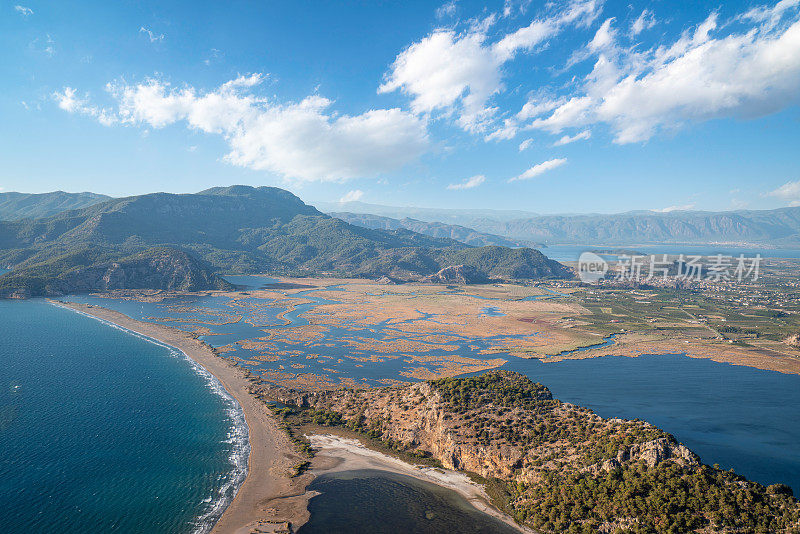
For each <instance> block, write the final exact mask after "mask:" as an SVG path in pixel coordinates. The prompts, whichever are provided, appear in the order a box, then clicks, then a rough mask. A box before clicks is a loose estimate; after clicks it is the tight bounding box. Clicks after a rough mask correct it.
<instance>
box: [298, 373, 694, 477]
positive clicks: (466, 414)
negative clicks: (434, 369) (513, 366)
mask: <svg viewBox="0 0 800 534" xmlns="http://www.w3.org/2000/svg"><path fill="white" fill-rule="evenodd" d="M486 377H488V378H486ZM481 379H482V380H483V381H484V383H482V384H479V387H482V388H485V390H481V389H478V390H475V391H471V392H470V393H465V392H464V391H462V389H460V388H461V384H462V383H458V382H451V381H450V380H451V379H444V380H437V381H432V382H425V383H419V384H413V385H409V386H405V387H402V388H387V389H379V390H355V391H353V390H345V391H336V392H322V393H317V394H309V395H307V396H305V397H303V399H304V400H303V401H302V402H301V404H302V403H305V404H307V405H309V406H311V407H312V408H315V409H318V410H322V411H326V412H334V413H337V414H340V416H341V418H342V419H343V420H344V421H346V422H348V423H349V424H351V425H352V426H358V427H359V428H361V429H366V430H368V431H369V432H371V433H373V434H374V435H376V436H378V437H379V438H380V439H382V440H384V441H387V442H390V443H397V444H400V445H401V447H402V448H403V449H405V450H409V451H414V452H417V453H420V454H424V455H430V456H432V457H434V458H436V459H437V460H439V461H440V462H441V463H442V465H443V466H445V467H447V468H450V469H460V470H464V471H470V472H474V473H478V474H479V475H481V476H483V477H485V478H491V477H495V478H502V479H507V480H512V481H520V482H525V483H531V482H535V481H536V480H539V479H540V478H541V477H542V476H543V475H544V474H545V473H547V472H548V471H551V470H554V469H563V468H570V469H575V470H580V471H588V472H595V473H597V472H601V471H609V470H613V469H618V468H620V467H621V466H623V465H630V464H636V463H638V462H640V461H641V462H644V463H645V464H646V465H648V466H650V467H654V466H656V465H657V464H659V463H660V462H663V461H666V460H671V461H673V462H674V463H677V464H679V465H682V466H696V465H699V458H698V457H697V456H696V455H695V454H694V453H692V452H691V451H689V450H688V449H687V448H686V447H684V446H683V445H681V444H679V443H678V442H677V441H676V440H675V439H674V438H673V437H672V436H670V435H668V434H666V433H665V432H662V431H661V430H658V429H656V428H655V427H653V426H651V425H649V424H648V423H645V422H641V421H625V420H622V419H611V420H606V419H603V418H601V417H599V416H598V415H596V414H594V413H593V412H592V411H590V410H587V409H585V408H580V407H578V406H574V405H571V404H567V403H562V402H560V401H558V400H554V399H553V396H552V394H551V393H550V391H549V390H548V389H547V388H546V387H544V386H542V385H540V384H534V383H532V382H531V381H530V380H528V379H527V378H526V377H524V376H522V375H519V374H516V373H509V372H504V371H498V372H494V373H489V374H487V375H484V376H483V377H481ZM457 380H458V379H457ZM466 380H469V379H466ZM474 380H475V381H477V380H478V378H476V379H474ZM456 383H458V384H459V386H453V385H452V384H456ZM454 387H456V389H453V388H454Z"/></svg>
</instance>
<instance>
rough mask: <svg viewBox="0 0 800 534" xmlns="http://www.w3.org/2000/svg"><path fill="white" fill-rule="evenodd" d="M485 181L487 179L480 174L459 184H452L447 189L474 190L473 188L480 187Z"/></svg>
mask: <svg viewBox="0 0 800 534" xmlns="http://www.w3.org/2000/svg"><path fill="white" fill-rule="evenodd" d="M485 181H486V177H485V176H483V175H482V174H478V175H477V176H473V177H472V178H467V179H466V180H464V181H463V182H459V183H457V184H450V185H448V186H447V189H454V190H463V189H472V188H473V187H478V186H479V185H481V184H482V183H483V182H485Z"/></svg>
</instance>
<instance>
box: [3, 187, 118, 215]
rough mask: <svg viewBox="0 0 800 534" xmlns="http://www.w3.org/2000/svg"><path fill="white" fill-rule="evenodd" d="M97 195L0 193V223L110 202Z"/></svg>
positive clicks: (60, 192)
mask: <svg viewBox="0 0 800 534" xmlns="http://www.w3.org/2000/svg"><path fill="white" fill-rule="evenodd" d="M110 199H111V197H108V196H106V195H98V194H97V193H65V192H64V191H53V192H52V193H0V221H16V220H19V219H25V218H32V219H38V218H41V217H50V216H52V215H55V214H57V213H61V212H62V211H67V210H76V209H80V208H85V207H87V206H91V205H92V204H97V203H99V202H104V201H106V200H110Z"/></svg>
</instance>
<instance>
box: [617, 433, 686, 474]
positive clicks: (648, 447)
mask: <svg viewBox="0 0 800 534" xmlns="http://www.w3.org/2000/svg"><path fill="white" fill-rule="evenodd" d="M664 460H673V461H675V462H676V463H678V464H680V465H682V466H687V467H688V466H697V465H700V457H698V456H697V455H696V454H695V453H693V452H692V451H690V450H689V449H688V448H686V446H684V445H682V444H680V443H677V442H675V441H673V440H670V439H669V438H659V439H654V440H652V441H647V442H645V443H634V444H633V445H631V446H630V447H628V448H627V449H622V450H620V451H619V453H617V457H616V462H617V463H619V464H622V463H623V462H628V461H632V462H639V461H644V462H645V463H646V464H647V465H648V467H655V466H656V465H658V464H659V463H661V462H663V461H664Z"/></svg>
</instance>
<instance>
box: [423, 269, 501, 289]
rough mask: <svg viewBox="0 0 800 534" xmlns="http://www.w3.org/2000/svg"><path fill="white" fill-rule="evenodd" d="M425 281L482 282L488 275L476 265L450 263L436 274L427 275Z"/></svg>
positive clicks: (440, 282)
mask: <svg viewBox="0 0 800 534" xmlns="http://www.w3.org/2000/svg"><path fill="white" fill-rule="evenodd" d="M424 281H425V282H432V283H435V284H459V285H463V284H482V283H486V282H488V281H489V279H488V277H487V276H486V275H485V274H483V273H482V272H480V271H478V269H476V268H475V267H470V266H469V265H449V266H447V267H445V268H444V269H442V270H440V271H439V272H438V273H436V274H432V275H430V276H427V277H425V279H424Z"/></svg>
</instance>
